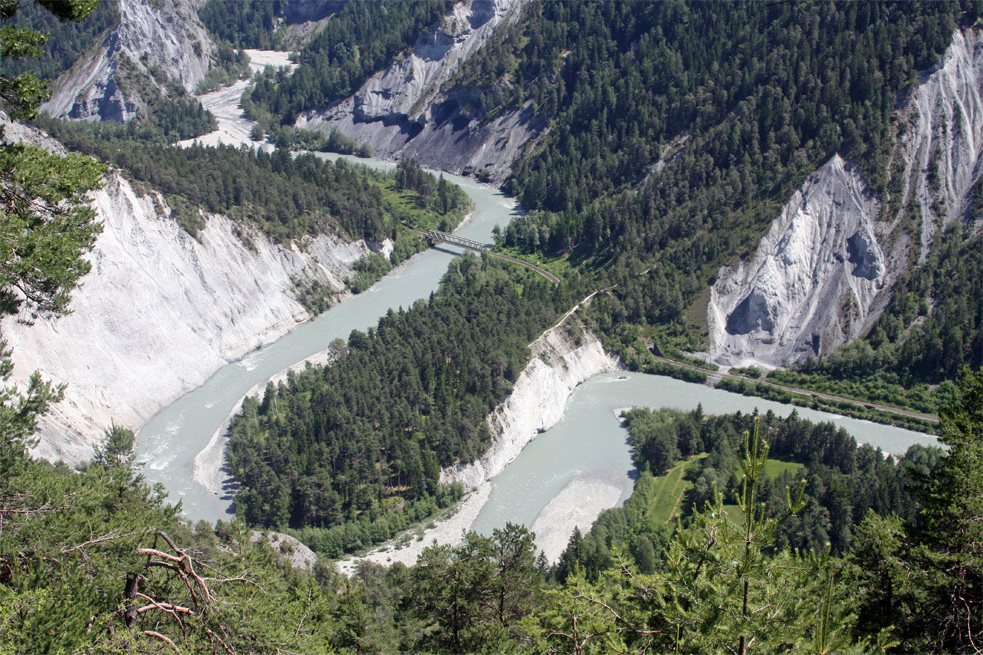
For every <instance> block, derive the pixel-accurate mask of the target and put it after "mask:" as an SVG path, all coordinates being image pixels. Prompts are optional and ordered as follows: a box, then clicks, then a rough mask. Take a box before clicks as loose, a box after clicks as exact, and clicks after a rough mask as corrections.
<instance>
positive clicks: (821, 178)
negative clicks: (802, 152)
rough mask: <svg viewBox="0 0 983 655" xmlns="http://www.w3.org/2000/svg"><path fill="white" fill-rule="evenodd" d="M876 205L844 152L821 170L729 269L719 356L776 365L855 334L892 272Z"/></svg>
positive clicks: (713, 308) (715, 293)
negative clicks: (747, 256) (750, 253)
mask: <svg viewBox="0 0 983 655" xmlns="http://www.w3.org/2000/svg"><path fill="white" fill-rule="evenodd" d="M877 209H878V208H877V204H876V203H875V202H874V201H873V200H871V199H870V198H869V197H868V196H867V194H866V193H865V190H864V187H863V183H862V181H861V180H860V178H859V176H858V175H857V173H856V172H855V171H854V170H852V169H850V168H848V167H846V166H845V164H844V162H843V160H842V159H841V158H840V157H839V156H835V157H833V159H831V160H830V161H829V162H828V163H827V164H826V165H825V166H823V167H822V168H821V169H819V170H818V171H817V172H816V173H814V174H813V175H812V176H811V177H810V178H809V179H808V180H807V181H806V183H805V184H804V185H803V186H802V188H801V189H799V190H798V191H797V192H796V193H795V195H794V196H793V197H792V199H791V200H790V201H789V202H788V204H787V205H786V206H785V208H784V209H783V210H782V213H781V215H780V216H779V218H778V219H777V220H776V221H775V223H774V224H773V225H772V228H771V231H770V232H769V233H768V235H767V236H765V238H764V239H762V241H761V244H760V245H759V246H758V251H757V253H755V255H754V258H753V259H752V260H751V261H750V262H749V263H746V264H745V263H741V264H740V266H739V267H738V268H737V269H736V270H724V271H721V274H720V277H719V280H718V282H717V283H716V284H715V285H714V287H713V289H712V296H711V298H712V299H711V302H710V310H709V318H710V333H711V343H712V350H711V352H712V354H713V356H714V358H715V360H716V361H718V362H721V363H725V364H739V363H744V362H745V361H751V362H753V363H758V364H764V365H770V366H777V365H780V364H782V363H784V362H788V361H795V360H798V359H802V358H804V357H806V356H807V355H809V354H816V353H817V352H818V350H819V348H820V347H821V346H822V345H823V344H828V343H830V342H836V343H842V342H843V341H844V340H847V339H852V338H854V337H856V336H857V333H858V331H859V330H860V329H862V328H863V327H864V325H865V319H866V318H867V313H868V312H867V310H868V309H869V307H870V306H871V304H872V302H873V299H874V297H875V296H876V295H877V293H878V291H880V289H881V288H882V287H883V285H884V282H885V279H886V274H887V269H886V266H885V260H884V255H883V253H882V252H881V249H880V247H879V245H878V243H877V238H876V237H875V231H874V218H875V217H876V215H877ZM841 306H843V307H842V309H843V311H840V309H841ZM831 309H832V310H833V311H831Z"/></svg>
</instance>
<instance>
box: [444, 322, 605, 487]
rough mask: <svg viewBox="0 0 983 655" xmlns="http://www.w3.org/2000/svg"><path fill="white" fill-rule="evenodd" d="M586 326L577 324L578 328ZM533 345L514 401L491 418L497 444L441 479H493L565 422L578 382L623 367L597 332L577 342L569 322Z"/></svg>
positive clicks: (468, 484)
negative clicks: (530, 445)
mask: <svg viewBox="0 0 983 655" xmlns="http://www.w3.org/2000/svg"><path fill="white" fill-rule="evenodd" d="M567 320H568V321H571V320H573V321H575V320H576V319H567ZM583 329H584V328H583V326H582V325H580V324H579V322H578V323H576V330H578V331H580V330H583ZM529 349H530V350H531V351H532V361H530V362H529V364H528V365H527V366H526V368H525V369H524V370H523V371H522V373H520V374H519V377H518V379H517V380H516V381H515V386H514V387H513V389H512V394H511V395H510V396H509V398H508V400H506V401H505V402H504V403H502V404H501V405H499V407H498V409H496V410H495V412H493V413H492V414H491V415H490V416H489V417H488V419H487V420H488V424H489V428H490V429H491V433H492V435H494V437H493V439H494V440H493V442H492V445H491V447H490V448H489V449H488V451H487V452H486V453H485V454H484V455H482V456H481V459H479V460H477V461H475V462H471V463H470V464H462V465H459V466H456V467H451V468H448V469H444V470H443V471H441V475H440V479H441V482H452V481H458V482H461V483H462V484H463V485H464V486H466V487H468V488H469V489H470V488H474V487H477V486H478V485H480V484H481V483H482V482H484V481H486V480H491V479H492V478H494V477H495V476H496V475H498V474H499V473H501V472H502V470H504V469H505V467H506V465H507V464H508V463H509V462H511V461H512V460H514V459H515V458H516V457H517V456H518V455H519V453H520V452H521V451H522V449H523V448H524V447H525V445H526V444H528V443H529V442H530V441H532V440H533V439H534V438H535V437H536V435H537V434H539V433H540V432H545V431H546V430H548V429H549V428H551V427H553V426H554V425H556V424H557V423H558V422H559V420H560V419H561V418H562V417H563V409H564V407H565V406H566V402H567V399H568V398H569V397H570V394H571V393H573V390H574V389H575V388H576V387H577V385H578V384H580V383H581V382H584V381H586V380H588V379H590V378H591V377H593V376H595V375H597V374H598V373H609V372H611V371H614V370H617V369H618V361H617V360H616V359H614V358H613V357H611V356H610V355H608V354H607V353H605V352H604V348H603V347H602V346H601V342H600V341H599V340H598V339H597V337H595V336H594V335H593V334H591V333H590V332H586V331H585V332H583V333H582V336H581V338H580V340H579V342H577V341H575V340H574V339H572V338H571V337H570V335H569V334H568V333H567V331H566V328H565V327H563V326H561V327H556V328H552V329H550V330H547V331H546V332H544V333H543V334H542V336H540V337H539V338H538V339H536V341H534V342H533V343H532V344H531V345H530V347H529Z"/></svg>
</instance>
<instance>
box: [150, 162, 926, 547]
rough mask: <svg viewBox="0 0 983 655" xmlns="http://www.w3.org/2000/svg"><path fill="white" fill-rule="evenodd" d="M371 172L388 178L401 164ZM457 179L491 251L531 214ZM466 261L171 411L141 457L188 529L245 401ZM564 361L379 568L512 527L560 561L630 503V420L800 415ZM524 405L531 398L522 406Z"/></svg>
mask: <svg viewBox="0 0 983 655" xmlns="http://www.w3.org/2000/svg"><path fill="white" fill-rule="evenodd" d="M357 161H360V162H363V163H365V162H366V161H367V160H357ZM368 163H369V164H370V165H372V166H373V167H378V168H387V167H391V166H392V164H390V163H387V162H377V161H371V160H369V161H368ZM445 177H447V178H448V179H449V180H451V181H453V182H455V183H457V184H459V185H461V187H462V188H463V189H464V190H465V191H466V192H467V193H468V194H469V196H470V197H471V198H472V200H473V201H474V204H475V210H474V213H473V215H472V216H471V217H470V218H469V219H468V220H467V221H466V222H465V223H464V224H462V226H461V227H460V228H459V229H458V230H457V231H456V232H455V234H458V235H460V236H463V237H466V238H468V239H472V240H475V241H479V242H482V243H488V242H489V241H490V240H491V233H492V229H493V228H494V226H495V225H500V226H504V225H506V224H507V223H508V222H509V220H510V219H511V217H512V216H513V215H515V214H516V213H517V212H519V211H521V210H520V208H519V207H517V205H516V204H515V202H514V201H513V200H511V199H510V198H508V197H506V196H504V195H503V194H502V193H501V192H499V191H498V190H496V189H494V188H492V187H490V186H487V185H483V184H479V183H477V182H475V181H474V180H471V179H468V178H461V177H457V176H448V175H446V174H445ZM456 256H459V251H458V250H457V249H455V248H453V247H452V246H447V245H444V246H441V248H435V249H431V250H428V251H426V252H423V253H420V254H418V255H416V256H414V257H413V258H411V259H410V260H408V261H407V262H405V263H404V264H402V265H401V266H400V267H398V268H397V269H395V270H394V271H392V272H391V273H390V274H388V275H387V276H386V277H385V278H383V279H382V280H381V281H379V282H378V283H377V284H375V285H374V286H373V287H372V288H370V289H369V290H368V291H366V292H364V293H362V294H360V295H357V296H354V297H352V298H350V299H348V300H346V301H344V302H342V303H339V304H338V305H336V306H334V307H332V308H331V309H329V310H328V311H327V312H325V313H323V314H322V315H320V316H318V317H317V318H316V319H314V320H312V321H309V322H307V323H304V324H302V325H300V326H299V327H297V328H296V329H295V330H293V331H292V332H290V333H288V334H287V335H285V336H283V337H281V338H280V339H279V340H277V341H276V342H274V343H272V344H270V345H268V346H266V347H263V348H261V349H259V350H256V351H254V352H252V353H250V354H248V355H247V356H245V357H243V358H242V359H241V360H239V361H237V362H234V363H232V364H229V365H227V366H224V367H223V368H221V369H220V370H218V372H216V373H215V374H214V375H213V376H212V377H211V378H210V379H209V380H208V382H207V383H206V384H204V385H203V386H202V387H200V388H198V389H196V390H195V391H193V392H191V393H189V394H187V395H185V396H184V397H182V398H180V399H179V400H178V401H177V402H175V403H173V404H172V405H170V406H168V407H167V408H166V409H164V410H162V411H161V412H159V413H158V414H157V415H156V416H154V417H153V419H151V420H150V421H149V422H148V423H147V424H146V425H145V426H144V427H143V428H142V429H141V430H140V431H139V433H138V437H137V455H138V459H139V461H141V462H143V463H144V468H143V472H144V475H145V476H146V477H147V479H148V480H149V481H151V482H160V483H162V484H163V485H164V487H165V489H166V490H167V491H168V494H169V498H170V500H172V501H178V500H180V501H181V502H182V506H183V509H184V512H185V514H186V515H187V517H188V518H189V519H192V520H199V519H204V520H207V521H215V520H217V519H228V518H231V515H232V503H231V494H232V490H233V488H232V485H231V482H230V481H227V480H224V477H225V476H224V474H223V472H222V469H221V457H222V446H223V443H224V430H225V424H226V421H227V418H228V417H229V415H230V414H231V413H232V412H234V411H235V410H236V408H237V407H238V405H239V403H240V402H241V400H242V398H243V397H244V396H245V395H247V394H249V393H255V392H256V390H257V389H262V387H263V386H265V384H266V382H267V381H268V380H270V379H272V378H274V377H275V376H277V375H278V374H282V373H283V371H285V369H287V368H289V367H291V366H295V365H297V364H298V363H302V362H304V361H305V360H312V361H324V359H325V358H324V356H323V354H324V353H325V352H326V351H327V349H328V347H329V344H330V343H331V342H332V341H333V340H335V339H338V338H341V339H345V338H347V337H348V335H349V334H350V332H351V331H352V330H365V329H367V328H368V327H370V326H372V325H374V324H375V323H376V321H377V320H378V318H379V317H380V316H381V315H383V314H385V313H386V312H387V311H388V310H389V309H396V308H398V307H407V306H409V305H411V304H412V303H413V302H415V301H416V300H418V299H422V298H426V297H427V296H429V294H430V293H431V292H433V291H435V290H436V289H437V287H438V285H439V282H440V279H441V277H442V275H443V274H444V271H445V270H446V268H447V265H448V263H449V262H450V260H451V259H452V258H453V257H456ZM548 336H549V333H548V334H547V335H544V338H546V337H548ZM557 349H558V344H556V343H552V344H551V345H550V346H549V348H544V349H543V351H544V352H545V351H546V350H550V351H552V352H556V351H557ZM533 350H534V352H535V351H536V347H535V344H533ZM559 351H562V352H559V353H558V357H559V359H555V360H549V358H540V357H535V356H534V357H533V359H532V362H531V363H530V365H529V367H527V369H526V371H525V372H524V373H523V376H522V377H520V379H519V380H518V381H517V383H516V388H515V390H514V391H513V395H512V398H511V399H510V400H509V401H507V402H506V403H503V405H502V407H500V408H499V411H498V412H496V415H497V418H496V417H494V416H493V417H492V418H493V423H494V422H495V420H497V421H498V422H499V424H500V425H498V426H497V429H496V430H495V432H496V434H497V435H499V436H498V437H497V441H496V443H495V444H494V445H493V446H492V449H491V450H490V452H489V454H487V455H486V456H485V457H484V458H483V459H482V461H481V462H479V463H476V464H474V465H472V466H470V467H459V468H458V469H456V470H448V471H445V479H459V480H461V481H463V482H465V484H466V485H467V486H468V487H470V488H472V489H475V492H474V493H473V494H472V495H471V496H469V497H468V498H467V499H466V500H465V501H464V502H463V503H462V506H461V509H460V511H459V512H458V515H457V516H456V517H454V519H452V520H451V521H448V522H445V524H444V525H443V526H440V525H438V526H435V527H434V528H433V529H431V530H429V531H427V532H426V533H425V534H423V535H422V536H421V537H420V538H418V539H417V540H416V543H415V544H411V545H410V547H408V548H404V549H403V550H400V551H397V550H393V549H384V550H382V551H379V552H378V553H376V554H375V556H374V559H376V560H378V561H382V562H387V561H395V560H400V561H407V562H412V561H414V560H415V558H416V555H417V554H418V553H419V550H420V549H421V548H422V546H423V545H426V544H429V543H430V542H431V540H432V539H434V538H436V539H438V540H439V541H455V540H457V539H459V538H460V535H461V530H462V529H469V528H470V529H474V530H476V531H479V532H482V533H490V532H491V531H492V530H493V529H494V528H496V527H501V526H503V525H504V524H505V523H506V522H508V521H511V522H516V523H522V524H525V525H527V526H530V527H532V528H533V529H534V531H536V532H537V537H538V543H537V545H538V547H539V548H541V549H543V550H545V551H546V553H547V556H548V557H550V558H551V559H555V558H556V557H558V556H559V553H560V552H561V551H562V548H563V546H564V545H565V544H566V540H567V537H568V536H569V534H570V532H571V531H572V530H573V528H574V526H579V527H581V529H586V528H588V527H589V526H590V524H591V522H592V521H593V520H594V519H595V518H596V516H597V514H598V513H599V512H600V511H602V510H603V509H604V508H606V507H611V506H614V505H616V504H619V503H621V502H623V501H624V500H625V499H626V498H627V497H628V496H629V495H630V493H631V488H632V484H633V480H634V471H633V467H632V463H631V456H630V451H629V447H628V444H627V434H626V432H625V430H624V428H623V427H622V426H621V423H620V421H619V420H618V418H617V415H616V414H617V410H618V409H620V408H625V407H629V406H648V407H662V406H670V407H677V408H681V409H693V408H695V407H696V405H697V404H698V403H702V405H703V408H704V410H705V411H706V412H708V413H725V412H734V411H738V410H740V411H745V412H750V411H752V410H753V409H754V408H755V407H757V408H759V409H760V410H761V411H768V410H771V411H774V412H775V413H777V414H781V415H784V414H787V413H789V412H791V411H792V410H793V408H792V407H790V406H787V405H781V404H778V403H773V402H769V401H765V400H762V399H751V398H746V397H743V396H739V395H736V394H732V393H728V392H725V391H720V390H716V389H712V388H710V387H707V386H704V385H698V384H692V383H685V382H680V381H678V380H673V379H671V378H664V377H657V376H650V375H643V374H635V373H628V372H618V371H614V369H615V368H616V362H615V361H614V360H613V359H611V358H610V357H608V356H607V355H604V354H603V351H601V350H600V344H599V343H598V342H596V340H593V339H589V340H588V343H587V344H586V345H581V346H578V347H577V348H573V347H572V346H570V347H568V348H565V347H564V346H563V344H562V343H561V344H559ZM544 359H545V360H547V361H548V362H549V364H548V365H547V364H544V361H543V360H544ZM561 360H562V361H561ZM532 369H536V370H538V371H543V372H544V373H545V375H544V374H539V375H537V374H536V371H535V370H532ZM557 373H562V375H561V376H560V377H562V378H563V379H562V380H560V381H559V382H557V381H556V380H553V381H550V380H552V378H551V377H550V376H551V375H552V377H553V378H555V377H556V374H557ZM524 378H525V379H524ZM582 382H583V384H580V383H582ZM578 385H579V386H578ZM520 396H522V397H525V398H527V399H529V400H527V401H526V402H515V401H516V399H517V398H519V397H520ZM796 411H798V412H799V414H800V415H801V416H803V417H805V418H809V419H813V420H832V421H835V422H836V424H837V425H841V426H843V427H845V428H846V429H847V430H848V431H849V432H850V433H851V434H852V435H853V436H855V437H856V438H857V440H858V441H861V442H867V443H871V444H872V445H875V446H878V447H880V448H882V449H883V450H884V451H885V452H889V453H903V452H904V451H905V450H906V449H907V448H908V446H910V445H912V444H914V443H922V444H931V443H934V442H935V439H934V438H932V437H929V436H927V435H923V434H918V433H914V432H910V431H907V430H902V429H898V428H893V427H887V426H882V425H876V424H872V423H869V422H866V421H860V420H855V419H849V418H844V417H839V416H835V415H831V414H825V413H821V412H816V411H813V410H808V409H801V408H799V409H797V410H796ZM537 435H538V436H537ZM527 444H528V445H527ZM520 451H521V454H520ZM489 462H491V463H489ZM223 480H224V484H223ZM414 545H415V547H412V546H414Z"/></svg>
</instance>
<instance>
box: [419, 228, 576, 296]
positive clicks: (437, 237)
mask: <svg viewBox="0 0 983 655" xmlns="http://www.w3.org/2000/svg"><path fill="white" fill-rule="evenodd" d="M404 225H405V224H404ZM406 228H407V229H408V230H409V231H410V232H413V233H414V234H419V235H420V236H421V237H426V239H427V240H428V241H429V242H430V243H432V244H434V245H436V244H438V243H449V244H450V245H452V246H457V247H458V248H466V249H468V250H473V251H475V252H483V253H485V254H487V255H488V256H490V257H498V258H499V259H505V260H507V261H510V262H515V263H516V264H519V265H520V266H525V267H526V268H528V269H531V270H533V271H536V272H537V273H539V274H540V275H542V276H543V277H545V278H546V279H547V280H549V281H550V282H552V283H553V284H559V283H560V279H559V278H558V277H556V276H555V275H553V274H552V273H549V272H547V271H544V270H543V269H541V268H540V267H538V266H536V265H535V264H530V263H529V262H526V261H522V260H521V259H517V258H515V257H510V256H508V255H503V254H501V253H498V252H492V251H491V250H489V249H488V247H487V246H486V245H485V244H483V243H478V242H477V241H472V240H471V239H465V238H464V237H459V236H457V235H454V234H448V233H447V232H441V231H440V230H428V231H427V232H420V231H419V230H414V229H413V228H411V227H410V226H408V225H406Z"/></svg>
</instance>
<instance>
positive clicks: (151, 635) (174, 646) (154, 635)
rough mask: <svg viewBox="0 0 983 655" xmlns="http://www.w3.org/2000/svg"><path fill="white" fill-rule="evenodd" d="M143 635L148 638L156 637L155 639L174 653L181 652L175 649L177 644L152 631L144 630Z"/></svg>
mask: <svg viewBox="0 0 983 655" xmlns="http://www.w3.org/2000/svg"><path fill="white" fill-rule="evenodd" d="M143 634H145V635H147V636H148V637H156V638H157V639H160V640H161V641H163V642H164V643H165V644H167V645H169V646H170V647H171V648H173V649H174V652H175V653H180V652H181V650H180V649H179V648H178V647H177V644H175V643H174V642H173V641H171V640H170V639H168V638H167V637H165V636H164V635H162V634H161V633H159V632H154V631H153V630H144V631H143Z"/></svg>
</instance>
